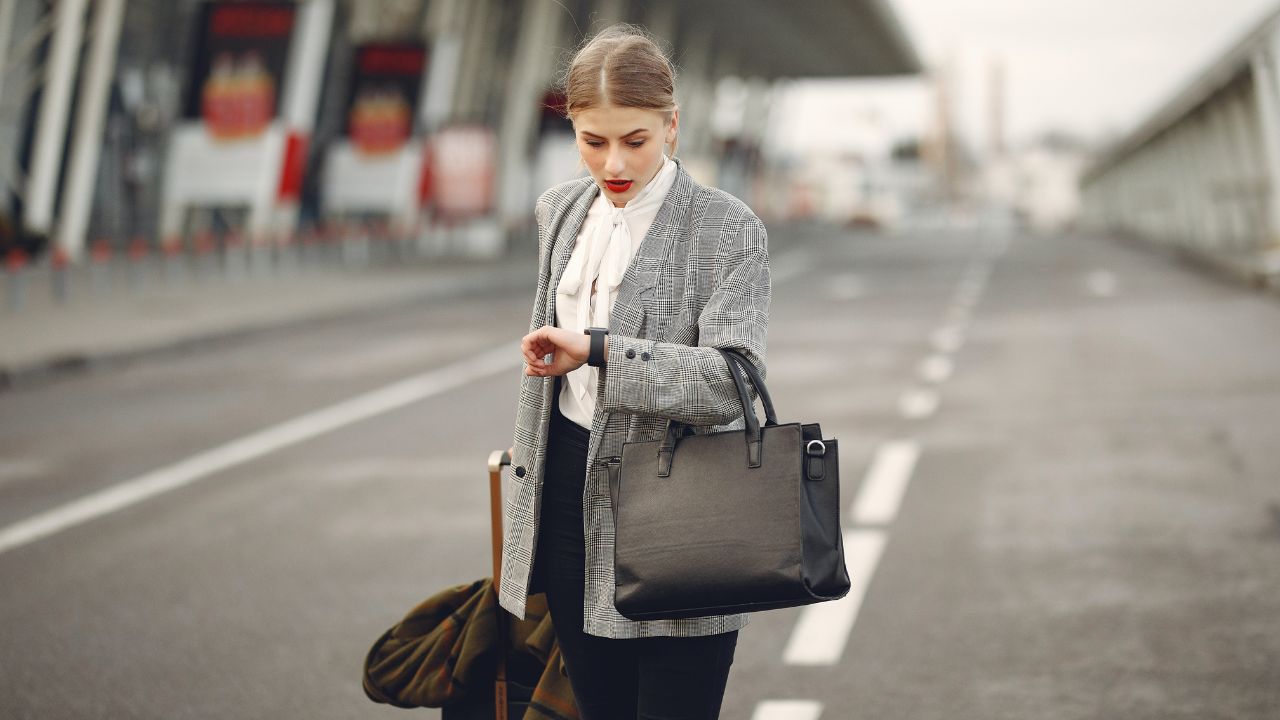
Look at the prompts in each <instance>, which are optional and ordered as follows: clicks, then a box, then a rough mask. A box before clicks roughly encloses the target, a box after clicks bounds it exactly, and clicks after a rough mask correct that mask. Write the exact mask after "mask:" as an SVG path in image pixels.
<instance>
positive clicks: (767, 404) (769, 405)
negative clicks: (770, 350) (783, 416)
mask: <svg viewBox="0 0 1280 720" xmlns="http://www.w3.org/2000/svg"><path fill="white" fill-rule="evenodd" d="M719 350H720V353H721V354H722V355H724V356H725V358H726V359H729V358H732V359H734V360H737V361H738V365H739V366H741V368H742V371H743V372H745V373H746V374H747V377H748V378H750V379H751V384H752V385H753V386H754V387H755V389H756V394H758V395H759V396H760V404H761V405H763V406H764V418H765V421H764V424H765V425H777V424H778V415H777V413H775V412H774V411H773V398H772V397H770V395H769V390H768V389H767V388H766V387H765V386H764V378H762V377H760V370H759V369H757V368H756V366H755V365H754V364H753V363H752V362H751V361H750V360H748V359H747V356H746V355H743V354H742V351H741V350H735V349H733V348H719ZM743 405H744V406H745V407H751V408H752V409H753V410H754V403H752V402H751V396H750V395H748V396H747V400H746V401H745V402H744V403H743Z"/></svg>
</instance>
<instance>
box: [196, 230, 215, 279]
mask: <svg viewBox="0 0 1280 720" xmlns="http://www.w3.org/2000/svg"><path fill="white" fill-rule="evenodd" d="M192 245H193V248H192V249H193V250H194V252H195V268H196V271H195V276H196V280H197V281H198V282H200V283H205V282H208V281H209V280H210V279H212V278H213V275H214V273H215V272H216V271H217V267H216V266H217V259H216V258H215V257H214V255H213V252H214V250H215V249H216V248H217V243H216V242H214V239H213V233H212V232H210V231H208V230H201V231H200V232H199V233H197V234H196V236H195V238H194V239H193V240H192Z"/></svg>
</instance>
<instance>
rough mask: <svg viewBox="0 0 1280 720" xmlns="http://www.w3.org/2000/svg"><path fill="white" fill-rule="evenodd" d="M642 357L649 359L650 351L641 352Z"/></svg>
mask: <svg viewBox="0 0 1280 720" xmlns="http://www.w3.org/2000/svg"><path fill="white" fill-rule="evenodd" d="M640 359H641V360H648V359H649V353H647V352H643V353H640Z"/></svg>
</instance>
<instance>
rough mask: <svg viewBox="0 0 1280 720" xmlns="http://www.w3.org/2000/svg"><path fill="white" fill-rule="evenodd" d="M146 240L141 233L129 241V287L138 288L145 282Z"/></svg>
mask: <svg viewBox="0 0 1280 720" xmlns="http://www.w3.org/2000/svg"><path fill="white" fill-rule="evenodd" d="M146 261H147V241H146V239H145V238H143V237H142V236H141V235H139V236H138V237H135V238H134V239H133V242H131V243H129V287H130V288H131V289H133V290H138V289H139V288H141V287H142V285H143V284H144V283H145V282H146V268H145V267H143V265H144V263H146Z"/></svg>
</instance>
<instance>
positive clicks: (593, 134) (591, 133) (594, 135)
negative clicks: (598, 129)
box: [582, 128, 648, 140]
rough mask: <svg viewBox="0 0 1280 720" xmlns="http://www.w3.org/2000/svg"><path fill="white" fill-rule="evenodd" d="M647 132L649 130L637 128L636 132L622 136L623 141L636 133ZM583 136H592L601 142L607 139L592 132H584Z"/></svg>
mask: <svg viewBox="0 0 1280 720" xmlns="http://www.w3.org/2000/svg"><path fill="white" fill-rule="evenodd" d="M646 130H648V128H636V129H635V130H632V131H631V132H629V133H627V134H626V135H623V136H622V139H623V140H625V139H627V138H629V137H631V136H632V135H635V134H636V133H642V132H645V131H646ZM582 134H583V135H590V136H591V137H595V138H600V139H601V140H604V139H605V137H604V136H603V135H597V134H595V133H593V132H591V131H590V130H583V131H582Z"/></svg>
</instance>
